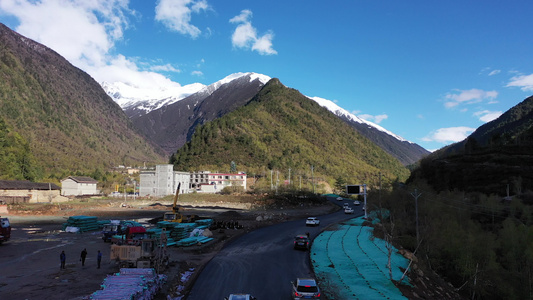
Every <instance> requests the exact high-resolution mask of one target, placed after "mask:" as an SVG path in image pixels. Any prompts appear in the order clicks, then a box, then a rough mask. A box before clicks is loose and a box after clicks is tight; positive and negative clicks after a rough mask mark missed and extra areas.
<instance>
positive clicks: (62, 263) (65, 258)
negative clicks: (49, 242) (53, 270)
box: [59, 250, 67, 269]
mask: <svg viewBox="0 0 533 300" xmlns="http://www.w3.org/2000/svg"><path fill="white" fill-rule="evenodd" d="M59 260H60V261H61V266H60V267H59V268H60V269H64V268H65V261H66V260H67V255H66V254H65V251H64V250H63V251H61V254H59Z"/></svg>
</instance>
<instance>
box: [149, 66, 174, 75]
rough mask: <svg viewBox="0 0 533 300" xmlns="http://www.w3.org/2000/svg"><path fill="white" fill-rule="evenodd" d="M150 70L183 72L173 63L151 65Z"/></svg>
mask: <svg viewBox="0 0 533 300" xmlns="http://www.w3.org/2000/svg"><path fill="white" fill-rule="evenodd" d="M150 70H152V71H155V72H160V71H162V72H175V73H180V72H181V71H180V70H179V69H176V68H175V67H174V66H172V65H171V64H164V65H155V66H150Z"/></svg>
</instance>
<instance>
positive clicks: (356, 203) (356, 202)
mask: <svg viewBox="0 0 533 300" xmlns="http://www.w3.org/2000/svg"><path fill="white" fill-rule="evenodd" d="M360 204H361V202H359V201H357V200H355V201H354V202H353V205H360Z"/></svg>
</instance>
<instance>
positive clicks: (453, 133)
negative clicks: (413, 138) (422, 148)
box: [422, 126, 476, 144]
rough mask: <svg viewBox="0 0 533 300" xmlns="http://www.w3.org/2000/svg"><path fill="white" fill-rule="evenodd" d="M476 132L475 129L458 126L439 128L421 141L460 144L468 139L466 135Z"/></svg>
mask: <svg viewBox="0 0 533 300" xmlns="http://www.w3.org/2000/svg"><path fill="white" fill-rule="evenodd" d="M474 130H476V129H475V128H470V127H465V126H460V127H448V128H440V129H437V130H435V131H433V132H431V133H430V134H429V135H428V136H427V137H424V138H423V139H422V140H423V141H426V142H439V143H443V144H448V143H455V142H460V141H462V140H464V139H465V138H467V137H468V135H469V134H470V133H472V132H474Z"/></svg>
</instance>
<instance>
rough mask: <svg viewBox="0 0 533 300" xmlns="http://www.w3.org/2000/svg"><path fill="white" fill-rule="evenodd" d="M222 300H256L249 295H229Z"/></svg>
mask: <svg viewBox="0 0 533 300" xmlns="http://www.w3.org/2000/svg"><path fill="white" fill-rule="evenodd" d="M224 300H257V298H255V297H254V296H252V295H250V294H231V295H229V297H224Z"/></svg>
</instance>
